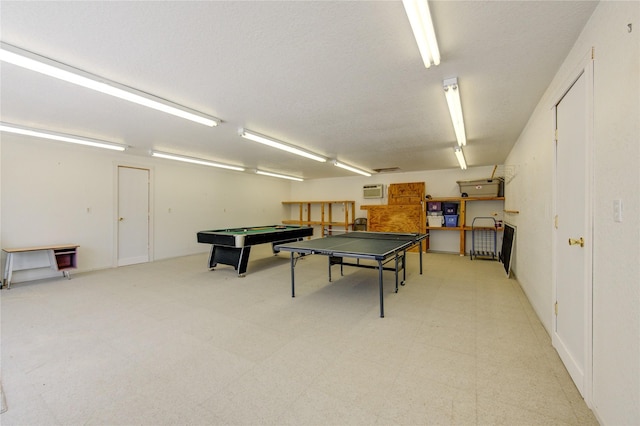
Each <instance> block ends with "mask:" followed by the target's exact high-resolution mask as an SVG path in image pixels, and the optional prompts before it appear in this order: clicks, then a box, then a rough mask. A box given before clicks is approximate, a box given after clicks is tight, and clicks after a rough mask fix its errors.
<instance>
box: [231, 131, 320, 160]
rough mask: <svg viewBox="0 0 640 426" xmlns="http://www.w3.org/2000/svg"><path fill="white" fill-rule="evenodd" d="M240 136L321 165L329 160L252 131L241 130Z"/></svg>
mask: <svg viewBox="0 0 640 426" xmlns="http://www.w3.org/2000/svg"><path fill="white" fill-rule="evenodd" d="M238 134H239V135H240V136H242V137H243V138H245V139H249V140H252V141H254V142H258V143H261V144H264V145H268V146H270V147H272V148H278V149H281V150H283V151H287V152H290V153H292V154H296V155H300V156H302V157H306V158H310V159H312V160H316V161H319V162H321V163H324V162H326V161H327V159H326V158H324V157H321V156H319V155H316V154H313V153H311V152H308V151H304V150H302V149H300V148H297V147H295V146H293V145H289V144H287V143H284V142H282V141H279V140H276V139H273V138H270V137H268V136H265V135H261V134H260V133H256V132H253V131H251V130H247V129H239V130H238Z"/></svg>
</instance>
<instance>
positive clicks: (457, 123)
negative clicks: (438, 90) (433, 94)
mask: <svg viewBox="0 0 640 426" xmlns="http://www.w3.org/2000/svg"><path fill="white" fill-rule="evenodd" d="M444 95H445V97H446V98H447V104H448V105H449V114H451V122H452V123H453V130H454V131H455V132H456V139H457V140H458V146H464V145H466V144H467V136H466V135H465V133H464V118H463V117H462V105H461V104H460V87H459V86H458V79H457V78H449V79H447V80H445V81H444Z"/></svg>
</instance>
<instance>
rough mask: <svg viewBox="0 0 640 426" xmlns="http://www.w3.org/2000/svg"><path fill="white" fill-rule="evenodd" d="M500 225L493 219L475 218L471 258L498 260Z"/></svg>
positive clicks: (472, 227)
mask: <svg viewBox="0 0 640 426" xmlns="http://www.w3.org/2000/svg"><path fill="white" fill-rule="evenodd" d="M497 233H498V225H497V223H496V220H495V219H494V218H492V217H475V218H473V222H471V241H472V243H471V250H470V251H469V257H470V258H471V260H473V259H474V258H478V257H482V258H485V259H491V260H497V259H498V253H497V251H496V250H497V248H496V246H497V239H498V237H497Z"/></svg>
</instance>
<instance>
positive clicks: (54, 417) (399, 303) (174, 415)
mask: <svg viewBox="0 0 640 426" xmlns="http://www.w3.org/2000/svg"><path fill="white" fill-rule="evenodd" d="M409 256H410V259H409V261H408V262H409V265H408V268H409V269H408V279H407V284H406V286H404V287H401V289H400V291H399V293H398V294H395V293H393V288H392V287H393V286H392V285H391V284H390V283H391V281H392V274H391V273H388V272H387V273H385V277H386V282H387V286H386V294H385V318H379V315H378V314H379V305H378V287H377V281H376V280H377V275H376V274H377V273H376V271H374V270H368V269H355V268H345V276H344V277H342V278H339V279H338V273H337V270H338V269H337V267H334V282H333V283H329V282H327V263H326V262H327V259H326V258H325V257H321V256H311V257H307V258H305V259H303V260H300V261H299V262H298V266H297V267H296V298H295V299H293V298H291V294H290V291H291V290H290V270H289V260H288V255H287V254H284V253H283V254H281V255H280V256H278V257H273V256H271V255H270V253H269V247H268V246H257V247H254V249H253V253H252V258H251V261H250V264H249V270H248V274H247V276H246V278H238V277H237V276H236V274H235V272H234V271H233V269H232V268H230V267H228V266H221V267H219V268H218V269H217V270H216V271H209V270H208V269H207V268H206V261H207V255H205V254H202V255H196V256H188V257H183V258H177V259H169V260H163V261H158V262H154V263H149V264H142V265H134V266H127V267H122V268H117V269H110V270H103V271H97V272H91V273H82V274H75V275H72V279H71V280H66V279H58V278H55V279H51V280H41V281H33V282H25V283H16V284H15V285H14V286H13V287H12V289H11V290H8V291H7V290H3V291H2V293H1V297H2V305H1V307H2V385H3V388H4V392H5V395H6V401H7V405H8V411H6V412H5V413H4V414H2V415H1V417H0V422H1V423H2V424H3V425H52V424H60V425H80V424H82V425H85V424H86V425H107V424H108V425H124V424H126V425H130V424H140V425H163V424H174V425H186V424H190V425H214V424H221V425H232V424H243V425H263V424H267V425H350V424H354V425H358V424H362V425H430V424H434V425H448V424H459V425H476V424H477V425H493V424H505V425H516V424H517V425H541V424H545V425H588V424H597V421H596V420H595V418H594V416H593V414H592V413H591V411H590V410H589V409H588V408H587V407H586V405H585V403H584V401H583V400H582V398H581V397H580V395H579V394H578V392H577V390H576V388H575V386H574V385H573V383H572V382H571V380H570V378H569V376H568V374H567V372H566V371H565V369H564V367H563V366H562V364H561V362H560V360H559V358H558V356H557V355H556V353H555V351H554V349H553V348H552V347H551V344H550V339H549V336H548V334H547V333H546V331H545V330H544V329H543V327H542V326H541V324H540V322H539V321H538V319H537V317H536V315H535V314H534V312H533V310H532V309H531V306H530V305H529V303H528V301H527V299H526V297H525V296H524V294H523V292H522V291H521V289H520V287H519V286H518V283H517V282H516V281H515V280H513V279H510V280H508V279H506V277H505V273H504V270H503V269H502V265H501V264H499V263H498V262H492V261H483V260H474V261H470V260H469V258H468V257H466V258H464V257H462V258H461V257H459V256H457V255H447V254H431V253H430V254H427V255H425V264H424V268H425V270H424V274H423V275H419V274H418V266H417V265H418V258H417V254H413V253H412V254H410V255H409Z"/></svg>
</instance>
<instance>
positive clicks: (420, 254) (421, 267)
mask: <svg viewBox="0 0 640 426" xmlns="http://www.w3.org/2000/svg"><path fill="white" fill-rule="evenodd" d="M419 244H420V275H422V240H420V243H419Z"/></svg>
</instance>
